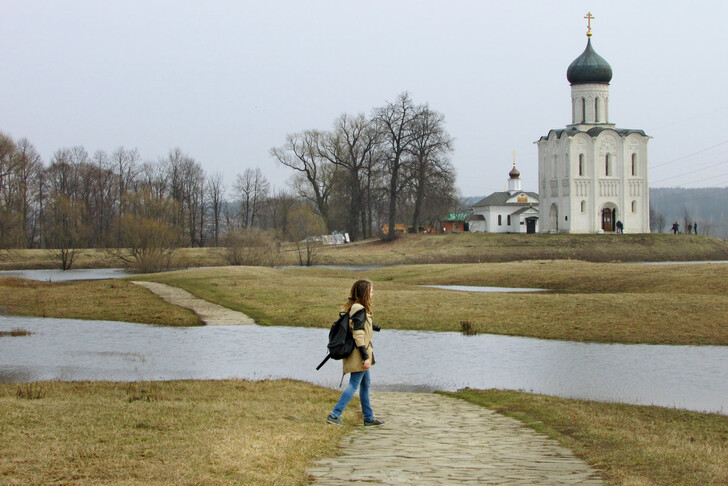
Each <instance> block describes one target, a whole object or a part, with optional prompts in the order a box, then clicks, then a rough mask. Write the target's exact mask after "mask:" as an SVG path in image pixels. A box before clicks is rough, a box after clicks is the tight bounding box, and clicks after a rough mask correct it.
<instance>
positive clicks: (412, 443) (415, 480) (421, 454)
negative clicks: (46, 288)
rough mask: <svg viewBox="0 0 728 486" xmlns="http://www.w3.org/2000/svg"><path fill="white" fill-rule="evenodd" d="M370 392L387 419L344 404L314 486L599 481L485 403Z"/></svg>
mask: <svg viewBox="0 0 728 486" xmlns="http://www.w3.org/2000/svg"><path fill="white" fill-rule="evenodd" d="M133 283H134V284H136V285H140V286H142V287H145V288H147V289H149V290H150V291H151V292H154V293H155V294H156V295H158V296H159V297H161V298H162V299H164V300H166V301H167V302H169V303H171V304H174V305H179V306H181V307H185V308H187V309H190V310H192V311H193V312H195V313H196V314H197V315H198V316H200V319H202V320H203V321H204V322H205V323H206V324H208V325H213V326H225V325H240V324H255V321H254V320H253V319H252V318H250V317H249V316H247V315H245V314H243V313H242V312H236V311H233V310H230V309H227V308H225V307H222V306H219V305H217V304H213V303H211V302H207V301H205V300H203V299H200V298H198V297H195V296H194V295H192V294H190V293H189V292H187V291H185V290H182V289H180V288H177V287H173V286H170V285H165V284H161V283H158V282H142V281H135V282H133ZM371 398H372V406H373V408H374V410H375V411H376V413H377V416H378V417H379V418H381V419H383V420H385V421H386V423H385V424H384V425H382V426H379V427H366V428H365V427H361V426H360V424H361V418H360V417H361V414H360V413H357V412H355V411H353V406H350V408H349V409H348V410H347V412H346V413H345V414H344V420H345V421H346V422H352V421H353V420H356V424H357V426H358V427H357V429H356V430H355V431H354V432H353V433H352V434H350V435H348V436H347V437H345V438H344V440H343V442H342V447H341V449H340V451H339V452H340V455H338V456H337V457H332V458H327V459H322V460H320V461H318V462H317V463H316V465H315V467H312V468H310V469H309V470H308V473H309V475H310V476H311V477H312V478H313V479H314V484H317V485H340V484H348V483H356V484H372V485H373V484H380V485H381V484H391V485H401V484H417V485H442V484H453V485H455V484H509V485H569V484H579V485H587V486H592V485H602V484H604V483H603V482H602V480H601V479H600V478H599V476H598V473H597V471H596V470H595V469H594V468H592V467H590V466H588V465H587V464H586V463H584V462H583V461H582V460H580V459H578V458H576V457H575V456H574V454H573V453H572V452H571V451H570V450H568V449H565V448H563V447H561V446H560V445H559V444H558V443H557V442H556V441H555V440H552V439H549V438H548V437H546V436H545V435H543V434H539V433H537V432H535V431H534V430H533V429H530V428H528V427H526V426H524V425H523V424H521V423H520V422H519V421H517V420H515V419H511V418H508V417H504V416H502V415H499V414H497V413H495V412H493V411H492V410H489V409H487V408H483V407H479V406H477V405H473V404H471V403H468V402H465V401H463V400H458V399H455V398H450V397H446V396H443V395H437V394H429V393H399V392H390V393H385V392H377V393H372V394H371ZM354 415H356V416H358V417H359V418H358V419H355V418H353V416H354ZM322 422H323V418H322ZM322 427H333V426H332V425H325V424H323V423H322Z"/></svg>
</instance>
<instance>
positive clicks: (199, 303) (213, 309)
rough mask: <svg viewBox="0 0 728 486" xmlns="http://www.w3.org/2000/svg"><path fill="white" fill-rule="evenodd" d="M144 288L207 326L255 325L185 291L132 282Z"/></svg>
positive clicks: (246, 316)
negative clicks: (185, 310)
mask: <svg viewBox="0 0 728 486" xmlns="http://www.w3.org/2000/svg"><path fill="white" fill-rule="evenodd" d="M132 283H134V284H136V285H140V286H142V287H145V288H147V289H149V290H151V291H152V292H154V293H155V294H157V295H158V296H159V297H161V298H162V299H164V300H166V301H167V302H169V303H170V304H174V305H178V306H180V307H184V308H185V309H190V310H191V311H192V312H194V313H195V314H197V315H198V316H199V317H200V319H202V321H203V322H204V323H205V324H207V325H208V326H239V325H241V324H255V321H254V320H253V318H251V317H249V316H248V315H246V314H243V313H242V312H237V311H234V310H231V309H228V308H227V307H223V306H221V305H217V304H213V303H212V302H207V301H206V300H203V299H200V298H198V297H195V296H194V295H192V294H191V293H189V292H187V291H186V290H182V289H180V288H178V287H173V286H171V285H166V284H162V283H158V282H141V281H139V282H132Z"/></svg>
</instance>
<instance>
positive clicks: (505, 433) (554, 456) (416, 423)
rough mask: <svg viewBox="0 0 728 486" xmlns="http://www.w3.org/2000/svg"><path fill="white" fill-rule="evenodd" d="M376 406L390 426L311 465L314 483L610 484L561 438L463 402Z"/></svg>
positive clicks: (385, 401)
mask: <svg viewBox="0 0 728 486" xmlns="http://www.w3.org/2000/svg"><path fill="white" fill-rule="evenodd" d="M372 406H373V408H374V410H375V411H376V413H377V416H378V417H379V418H381V419H382V420H385V422H386V423H385V424H384V425H382V426H380V427H366V428H365V427H360V428H358V429H357V430H356V431H355V432H354V433H353V434H351V435H349V436H347V437H346V438H345V439H344V442H343V444H342V450H341V455H339V456H338V457H334V458H330V459H324V460H321V461H319V462H318V463H317V465H316V467H314V468H311V469H309V471H308V472H309V474H311V476H313V477H314V478H315V481H314V484H318V485H334V484H337V485H338V484H348V483H355V484H417V485H431V484H453V485H454V484H509V485H515V484H519V485H568V484H580V485H601V484H603V482H602V481H601V479H600V478H599V476H598V474H597V472H596V470H595V469H593V468H591V467H590V466H588V465H587V464H585V463H584V462H583V461H581V460H580V459H578V458H576V457H575V456H574V455H573V453H572V452H571V451H569V450H568V449H565V448H563V447H561V446H560V445H559V444H558V443H557V442H556V441H554V440H552V439H549V438H548V437H546V436H545V435H543V434H539V433H537V432H535V431H534V430H533V429H530V428H528V427H525V426H524V425H522V424H521V423H520V422H518V421H517V420H514V419H511V418H508V417H504V416H502V415H499V414H497V413H495V412H493V411H491V410H488V409H486V408H482V407H479V406H477V405H473V404H470V403H467V402H465V401H463V400H457V399H454V398H449V397H444V396H442V395H436V394H425V393H376V394H372ZM350 416H351V412H349V414H348V415H345V421H346V422H349V421H351V420H352V419H351V418H350ZM322 420H323V418H322ZM357 425H358V424H357ZM330 427H333V426H330Z"/></svg>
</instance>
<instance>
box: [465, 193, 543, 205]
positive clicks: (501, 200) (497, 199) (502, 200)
mask: <svg viewBox="0 0 728 486" xmlns="http://www.w3.org/2000/svg"><path fill="white" fill-rule="evenodd" d="M521 192H525V193H526V194H528V195H529V196H531V197H532V198H534V199H538V194H536V193H535V192H526V191H521ZM512 197H513V194H511V193H510V192H508V191H504V192H494V193H493V194H491V195H490V196H488V197H486V198H484V199H481V200H480V201H478V202H477V203H475V204H473V207H477V206H525V207H529V206H531V204H530V203H510V204H507V201H508V200H509V199H510V198H512Z"/></svg>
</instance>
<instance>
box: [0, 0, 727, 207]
mask: <svg viewBox="0 0 728 486" xmlns="http://www.w3.org/2000/svg"><path fill="white" fill-rule="evenodd" d="M587 11H591V13H592V14H593V15H594V16H595V17H596V19H595V20H594V21H592V30H593V32H594V37H593V38H592V43H593V46H594V48H595V50H596V51H597V52H598V53H599V54H600V55H601V56H602V57H604V58H605V59H606V60H607V61H608V62H609V63H610V64H611V66H612V70H613V72H614V76H613V78H612V83H611V88H610V121H611V122H613V123H616V124H617V126H618V127H619V128H641V129H644V130H646V132H647V134H648V135H650V136H652V137H654V138H653V139H652V140H651V141H650V144H649V159H650V174H649V177H650V186H652V187H664V186H683V187H704V186H721V187H723V186H728V130H726V128H727V126H728V123H727V122H726V120H727V119H728V96H726V94H725V88H726V83H727V80H728V76H727V74H728V28H727V27H726V22H727V21H728V2H726V1H725V0H710V1H709V0H695V1H691V2H680V3H677V2H665V1H652V0H649V1H634V0H631V1H630V0H608V1H607V0H601V1H596V0H594V1H575V0H568V1H566V0H549V1H544V0H514V1H499V2H490V1H488V2H486V1H475V0H474V1H458V0H455V1H433V0H411V1H402V0H381V1H380V0H368V1H358V2H357V1H345V0H319V1H315V0H307V1H304V0H298V1H282V0H266V1H263V0H260V1H199V0H198V1H161V0H160V1H155V0H144V1H131V0H126V1H108V0H107V1H98V0H87V1H81V0H73V1H70V0H69V1H35V0H17V1H16V0H0V131H3V132H5V133H7V134H9V135H10V136H11V137H13V138H16V139H17V138H20V137H27V138H28V139H29V140H30V141H31V142H32V143H33V144H35V146H36V147H37V148H38V150H39V151H40V153H41V155H42V157H43V159H44V161H45V163H46V164H47V163H48V162H49V161H50V159H51V156H52V154H53V152H54V151H55V150H57V149H59V148H61V147H70V146H75V145H83V146H84V147H85V148H86V150H87V151H88V152H89V153H91V154H93V152H94V151H95V150H97V149H102V150H106V151H112V150H113V149H115V148H116V147H119V146H124V147H126V148H134V147H136V148H137V149H138V150H139V152H140V153H141V156H142V158H143V159H144V160H145V161H146V160H149V161H156V160H158V159H159V158H160V157H163V156H164V155H166V153H167V152H168V151H169V150H170V149H172V148H174V147H180V148H181V149H182V150H183V151H184V152H185V153H187V154H188V155H190V156H192V157H194V158H195V159H196V160H197V161H198V162H200V164H201V165H202V167H203V168H204V169H205V171H206V172H207V173H208V174H213V173H217V172H220V173H222V174H224V176H225V178H226V181H227V182H228V184H231V183H232V182H233V181H234V178H235V176H236V175H237V174H239V173H242V172H243V170H245V168H248V167H250V168H255V167H260V168H261V170H262V171H263V173H264V174H265V176H266V177H267V178H268V179H269V180H270V181H271V183H272V184H273V185H274V186H277V187H283V186H284V185H285V182H286V180H287V179H288V178H289V176H290V175H291V171H290V169H286V168H284V167H281V166H280V165H278V164H277V163H276V162H275V161H274V160H273V159H272V158H271V157H270V155H269V150H270V148H271V147H274V146H280V145H282V144H283V143H284V141H285V136H286V134H288V133H293V132H298V131H302V130H306V129H314V128H315V129H324V130H327V129H329V128H330V127H331V126H332V124H333V121H334V119H335V118H336V117H337V116H338V115H340V114H341V113H350V114H356V113H359V112H364V113H370V112H371V110H372V108H374V107H376V106H381V105H383V104H384V103H385V102H387V101H392V100H394V98H395V97H396V96H397V94H399V93H401V92H403V91H409V92H410V94H411V95H412V97H413V99H414V101H415V102H416V103H428V104H429V105H430V107H431V108H432V109H434V110H437V111H439V112H441V113H443V114H444V115H445V117H446V122H447V129H448V131H449V133H450V134H451V135H452V136H453V137H454V138H455V152H454V154H453V164H454V166H455V168H456V170H457V173H458V185H459V187H460V190H461V192H462V193H463V195H466V196H472V195H486V194H489V193H490V192H493V191H500V190H503V188H504V185H505V182H506V178H507V173H508V171H509V170H510V169H511V161H512V157H513V156H512V152H513V151H514V150H515V151H516V152H517V161H518V168H519V170H520V171H521V177H522V179H523V188H524V189H526V190H532V191H537V190H538V189H537V171H538V163H537V148H536V146H535V145H534V144H533V142H534V141H536V140H538V138H539V137H541V136H542V135H546V134H547V133H548V131H549V129H552V128H563V127H564V126H565V125H566V124H568V123H570V122H571V112H570V109H571V101H570V87H569V83H568V81H567V80H566V69H567V67H568V66H569V64H570V63H571V61H572V60H574V59H575V58H576V57H577V56H579V54H581V52H582V51H583V50H584V47H585V45H586V37H585V32H586V20H584V18H583V17H584V15H586V13H587Z"/></svg>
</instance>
